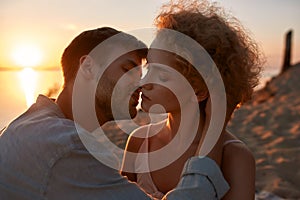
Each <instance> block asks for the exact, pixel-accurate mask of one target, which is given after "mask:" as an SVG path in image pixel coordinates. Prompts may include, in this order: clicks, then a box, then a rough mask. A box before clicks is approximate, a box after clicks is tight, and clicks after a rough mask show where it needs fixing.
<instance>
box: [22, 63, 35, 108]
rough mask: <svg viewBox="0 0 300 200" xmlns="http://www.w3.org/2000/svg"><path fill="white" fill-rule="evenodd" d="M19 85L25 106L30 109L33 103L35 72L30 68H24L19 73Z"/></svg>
mask: <svg viewBox="0 0 300 200" xmlns="http://www.w3.org/2000/svg"><path fill="white" fill-rule="evenodd" d="M19 77H20V84H21V87H22V89H23V91H24V93H25V98H26V105H27V107H30V106H31V105H32V104H33V103H34V102H35V90H36V84H37V72H36V71H34V70H33V69H32V68H24V69H23V70H22V71H21V72H19Z"/></svg>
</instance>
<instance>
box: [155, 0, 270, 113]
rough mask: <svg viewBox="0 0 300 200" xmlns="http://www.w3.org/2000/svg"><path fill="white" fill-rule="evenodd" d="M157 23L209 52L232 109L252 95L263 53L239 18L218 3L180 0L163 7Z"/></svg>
mask: <svg viewBox="0 0 300 200" xmlns="http://www.w3.org/2000/svg"><path fill="white" fill-rule="evenodd" d="M155 25H156V26H157V28H158V29H165V28H166V29H172V30H175V31H178V32H181V33H183V34H185V35H188V36H189V37H191V38H193V39H194V40H196V41H197V42H198V43H199V44H200V45H201V46H202V47H203V48H204V49H205V50H206V51H207V52H208V53H209V55H210V56H211V58H212V59H213V61H214V62H215V64H216V65H217V67H218V69H219V71H220V74H221V76H222V78H223V81H224V85H225V89H226V94H227V100H228V101H227V104H228V106H229V108H231V111H233V110H234V108H235V107H236V106H237V105H238V104H240V103H244V102H246V101H247V100H249V99H251V96H252V93H253V88H254V87H255V86H257V85H258V83H259V73H260V71H261V66H262V64H263V60H264V56H263V54H262V52H261V51H260V49H259V47H258V45H257V43H256V42H255V41H254V40H253V39H252V38H250V36H249V35H250V34H249V33H248V32H247V31H246V30H245V29H244V28H243V26H242V25H241V23H240V22H239V21H238V20H237V19H236V18H234V17H232V16H230V15H228V14H226V13H225V12H224V10H223V9H222V8H220V7H218V6H217V5H216V4H215V3H209V2H208V1H201V2H199V1H188V0H179V1H177V2H174V1H171V2H170V3H168V4H165V5H164V6H163V7H162V10H161V12H160V14H159V15H158V16H157V17H156V19H155Z"/></svg>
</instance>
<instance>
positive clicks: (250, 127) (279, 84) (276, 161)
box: [228, 63, 300, 199]
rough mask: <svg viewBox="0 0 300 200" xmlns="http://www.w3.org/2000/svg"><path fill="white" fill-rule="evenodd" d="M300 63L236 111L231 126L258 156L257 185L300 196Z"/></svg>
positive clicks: (280, 192) (292, 195)
mask: <svg viewBox="0 0 300 200" xmlns="http://www.w3.org/2000/svg"><path fill="white" fill-rule="evenodd" d="M299 77H300V63H299V64H297V65H294V66H292V67H291V68H289V69H288V70H287V71H286V72H284V73H283V74H280V75H278V76H276V77H274V78H273V79H272V80H270V81H269V82H268V83H267V84H266V86H265V87H264V88H263V89H261V90H259V91H257V92H255V93H254V96H253V100H252V101H251V102H249V103H247V104H246V105H243V106H242V107H241V108H240V109H238V110H237V111H236V112H235V113H234V117H233V118H232V120H231V121H230V123H229V126H228V129H229V130H230V131H231V132H232V133H234V134H235V135H236V136H238V137H239V138H240V139H241V140H243V141H244V142H245V143H246V144H247V145H248V146H249V148H250V150H251V151H252V152H253V154H254V156H255V159H256V188H257V190H258V191H268V192H272V193H274V194H276V195H278V196H280V197H282V198H284V199H300V87H299V86H300V78H299Z"/></svg>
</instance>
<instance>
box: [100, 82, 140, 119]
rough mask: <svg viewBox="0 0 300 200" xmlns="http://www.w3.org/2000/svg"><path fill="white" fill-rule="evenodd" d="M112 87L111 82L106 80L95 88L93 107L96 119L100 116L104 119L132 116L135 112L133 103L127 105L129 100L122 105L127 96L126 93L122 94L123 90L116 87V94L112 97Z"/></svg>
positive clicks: (129, 117)
mask: <svg viewBox="0 0 300 200" xmlns="http://www.w3.org/2000/svg"><path fill="white" fill-rule="evenodd" d="M106 81H108V80H106ZM113 89H114V87H113V84H111V83H109V82H106V84H103V85H102V86H100V87H98V89H97V92H96V97H95V106H96V108H95V109H96V113H97V117H98V120H99V121H100V120H101V119H99V117H100V116H101V117H102V118H105V121H112V120H122V119H132V118H134V117H135V116H136V114H137V110H136V108H135V107H134V106H133V105H129V104H130V101H129V104H127V106H124V102H126V99H125V98H126V97H127V96H126V95H124V91H122V90H121V89H118V88H116V89H115V90H116V91H115V93H116V95H114V98H113V99H112V91H113ZM127 98H128V97H127ZM129 99H130V97H129ZM112 103H113V104H112ZM112 106H114V113H113V112H112ZM100 112H101V113H100ZM128 113H129V116H128Z"/></svg>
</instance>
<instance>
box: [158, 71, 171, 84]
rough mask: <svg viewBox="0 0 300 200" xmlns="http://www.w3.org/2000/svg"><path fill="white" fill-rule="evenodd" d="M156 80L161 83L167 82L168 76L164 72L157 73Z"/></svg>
mask: <svg viewBox="0 0 300 200" xmlns="http://www.w3.org/2000/svg"><path fill="white" fill-rule="evenodd" d="M158 78H159V80H160V81H162V82H167V81H168V80H169V75H168V74H167V73H166V72H159V74H158Z"/></svg>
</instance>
